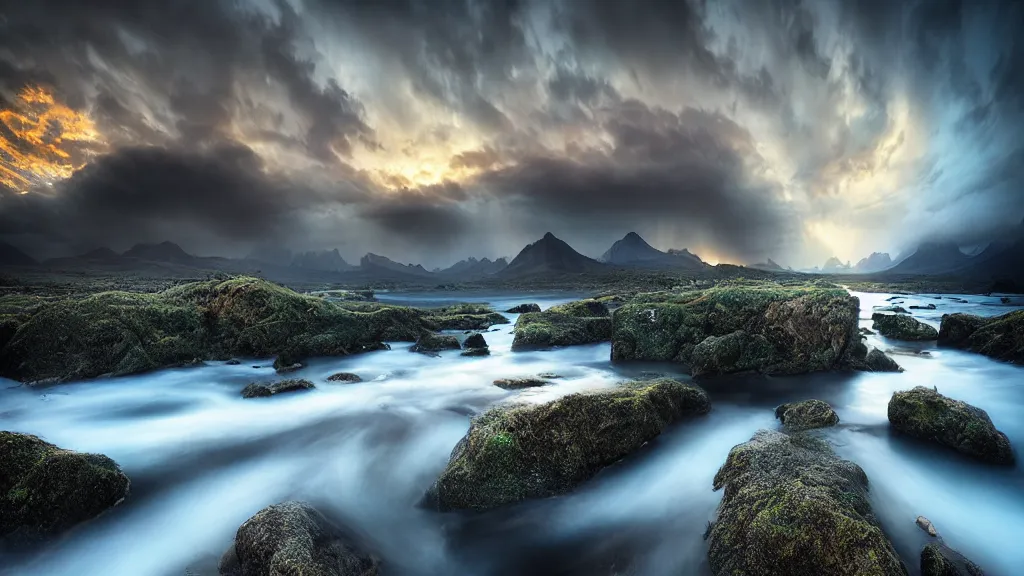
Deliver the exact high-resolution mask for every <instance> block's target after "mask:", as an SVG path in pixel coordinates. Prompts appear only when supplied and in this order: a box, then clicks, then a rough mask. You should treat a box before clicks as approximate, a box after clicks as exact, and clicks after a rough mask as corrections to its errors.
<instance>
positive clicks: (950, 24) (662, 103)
mask: <svg viewBox="0 0 1024 576" xmlns="http://www.w3.org/2000/svg"><path fill="white" fill-rule="evenodd" d="M0 15H2V16H3V17H2V18H0V108H4V109H9V108H11V107H12V106H14V99H15V98H16V92H17V90H18V89H19V88H20V87H21V86H23V85H25V84H27V83H28V84H42V85H46V86H49V87H51V88H52V89H53V91H54V94H55V96H56V97H57V98H58V100H59V101H60V102H62V103H64V104H66V105H68V106H70V107H71V108H73V109H75V110H79V111H82V112H83V113H87V114H88V115H89V116H90V117H91V118H92V119H93V120H94V121H95V123H96V127H97V129H98V131H99V132H100V134H102V136H103V140H104V143H105V145H106V148H105V150H104V151H103V153H104V154H106V156H99V157H94V158H90V160H89V165H88V166H87V167H86V168H85V169H83V170H82V171H81V172H79V173H78V174H76V175H75V176H74V177H72V178H71V179H69V180H67V181H64V182H59V183H54V185H53V186H52V188H51V187H48V186H43V187H42V188H41V189H40V190H37V191H35V192H32V193H31V194H29V195H27V196H16V195H12V194H5V195H4V197H3V198H2V204H0V220H2V221H3V222H4V223H5V224H8V225H9V226H10V227H7V226H5V228H4V233H5V236H7V237H16V238H20V239H21V240H22V243H23V244H24V243H30V244H37V243H38V244H43V243H44V238H45V239H46V240H47V241H48V242H49V243H50V244H55V245H56V244H64V245H68V246H71V245H76V246H77V245H81V244H88V243H96V242H105V241H109V242H111V243H121V244H123V243H125V242H130V241H133V240H142V239H156V238H154V237H155V236H158V235H164V234H167V235H168V236H167V237H169V238H170V239H172V240H179V241H181V240H182V238H177V237H174V236H173V235H174V233H175V230H180V231H182V233H183V234H188V236H189V237H190V238H193V239H195V238H197V237H198V236H197V235H196V233H195V231H196V230H202V231H203V232H204V233H203V235H202V237H204V238H206V240H204V248H205V249H206V251H207V252H211V251H216V249H217V243H218V242H225V243H240V242H246V241H248V240H249V239H253V240H256V239H262V238H264V237H265V236H266V235H271V236H273V237H274V238H279V239H280V241H281V242H287V243H289V244H291V245H292V246H294V247H299V248H321V247H332V246H335V245H339V244H341V245H342V248H343V252H344V253H345V255H346V257H347V258H353V257H357V256H358V254H359V253H362V252H365V251H370V250H378V251H379V250H382V248H380V246H382V245H383V246H385V247H386V249H387V250H391V251H392V254H391V255H392V256H395V257H397V258H399V259H404V260H411V259H414V258H415V259H423V260H425V262H424V263H425V264H427V265H436V264H445V263H446V262H445V261H444V260H445V259H449V258H451V259H457V258H460V257H465V256H470V255H473V256H478V257H480V256H491V257H494V256H501V255H510V254H514V253H515V252H516V251H517V250H518V249H519V248H520V247H521V246H522V244H523V243H524V242H526V241H529V240H532V239H535V238H534V235H536V234H539V233H543V232H544V231H546V230H548V229H551V230H553V231H554V232H556V233H559V232H560V231H562V234H561V235H562V236H565V237H566V239H567V240H569V241H570V242H571V243H573V244H574V245H577V246H578V247H580V248H581V249H583V250H585V251H587V252H589V253H591V254H600V253H601V252H603V250H604V248H605V247H606V245H607V244H608V243H610V242H611V241H613V240H614V239H615V238H614V236H616V235H621V233H624V232H626V231H628V230H631V229H636V230H638V231H640V232H641V233H643V234H645V235H646V236H649V237H651V238H652V240H653V241H655V243H656V244H659V246H661V247H663V248H667V247H669V246H675V247H683V246H689V247H702V248H703V249H705V250H706V251H708V252H712V253H714V254H715V255H716V256H717V257H721V258H727V259H730V260H740V261H749V260H760V259H763V258H765V257H772V258H773V259H775V260H777V261H782V262H784V263H787V264H794V265H812V264H819V265H820V263H821V261H823V259H824V258H825V257H827V256H831V255H834V254H835V255H838V256H840V258H841V259H843V260H847V259H854V260H855V259H859V258H860V257H861V256H863V255H864V254H867V253H870V252H872V251H886V250H887V251H890V252H895V251H897V250H899V249H901V248H905V247H908V246H912V245H913V244H915V243H917V242H919V241H921V240H926V239H940V238H941V239H951V240H954V241H959V242H962V243H964V244H974V243H979V242H984V241H987V240H988V239H990V238H991V237H993V236H994V235H997V234H999V233H1001V231H1002V230H1004V229H1005V228H1006V227H1007V226H1010V225H1016V224H1017V223H1018V222H1019V221H1020V218H1021V217H1022V216H1024V194H1021V187H1022V185H1024V170H1022V169H1021V166H1022V165H1024V163H1022V162H1021V158H1022V157H1024V141H1022V140H1021V139H1020V137H1019V135H1018V133H1017V132H1018V131H1017V130H1016V128H1015V127H1016V126H1018V125H1021V124H1024V80H1022V78H1024V38H1021V37H1020V34H1019V32H1018V31H1019V30H1020V29H1021V28H1022V27H1024V4H1021V3H1019V2H1015V1H1013V0H1006V1H996V0H993V1H991V2H967V1H946V0H916V1H909V2H876V1H873V0H863V1H854V2H850V1H840V0H765V1H763V2H750V1H746V0H718V1H711V0H706V1H705V0H678V1H669V0H601V1H597V0H595V1H593V2H580V1H573V0H506V1H499V2H489V1H488V2H484V1H481V0H440V1H436V2H435V1H428V0H379V1H376V2H362V1H358V0H302V1H300V2H289V1H285V0H243V1H234V0H209V1H200V0H185V1H182V2H173V3H167V2H160V1H157V0H140V1H138V2H130V3H125V2H120V1H116V0H97V1H93V2H88V3H85V2H76V1H72V0H37V1H35V2H15V1H14V0H9V1H3V0H0ZM2 130H3V127H2V126H0V133H2V135H3V136H4V138H5V139H7V140H13V139H15V135H12V133H11V132H10V130H8V131H7V132H2ZM143 167H144V168H145V169H146V170H149V171H150V173H149V174H146V173H144V172H145V170H141V169H140V168H143ZM161 174H167V176H166V178H165V179H163V180H160V179H159V178H157V177H156V176H157V175H161ZM186 188H187V189H186ZM116 203H119V204H120V205H121V206H123V209H122V210H121V212H120V213H121V222H120V225H119V226H116V227H113V226H111V222H112V218H114V214H115V213H116V212H117V210H116V209H115V208H112V207H110V206H112V205H113V204H116ZM77 210H81V211H82V214H83V215H84V216H83V217H82V218H80V219H77V220H76V218H75V217H74V216H71V214H72V212H73V211H77ZM167 222H175V223H179V224H181V225H180V226H179V227H178V228H175V226H171V225H167V224H166V223H167ZM114 230H116V232H115V231H114ZM261 235H262V236H261ZM30 237H31V240H28V239H29V238H30ZM136 237H137V238H136Z"/></svg>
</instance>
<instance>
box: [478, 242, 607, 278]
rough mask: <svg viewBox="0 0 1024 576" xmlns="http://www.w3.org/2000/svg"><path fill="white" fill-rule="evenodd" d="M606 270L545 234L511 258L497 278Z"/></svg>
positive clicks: (600, 264) (591, 259)
mask: <svg viewBox="0 0 1024 576" xmlns="http://www.w3.org/2000/svg"><path fill="white" fill-rule="evenodd" d="M605 270H607V267H606V266H605V265H604V264H602V263H600V262H598V261H597V260H594V259H593V258H588V257H586V256H584V255H583V254H580V253H579V252H577V251H576V250H574V249H573V247H572V246H569V245H568V244H567V243H565V241H563V240H560V239H558V238H556V237H555V235H554V234H552V233H551V232H548V233H547V234H545V235H544V237H543V238H541V239H540V240H537V241H536V242H534V243H532V244H528V245H527V246H526V247H525V248H523V249H522V250H521V251H520V252H519V254H518V255H517V256H516V257H515V258H513V259H512V262H510V263H509V265H508V267H506V268H505V269H504V270H502V271H501V272H499V273H498V274H497V275H498V276H500V277H503V278H510V277H516V276H531V275H535V274H545V273H580V272H602V271H605Z"/></svg>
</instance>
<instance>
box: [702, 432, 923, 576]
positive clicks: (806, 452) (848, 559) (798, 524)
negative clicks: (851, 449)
mask: <svg viewBox="0 0 1024 576" xmlns="http://www.w3.org/2000/svg"><path fill="white" fill-rule="evenodd" d="M723 488H724V489H725V494H724V496H723V497H722V503H721V504H720V505H719V508H718V519H717V520H716V521H715V523H714V525H713V526H712V527H711V530H710V533H709V535H708V540H709V543H710V545H709V549H708V559H709V561H710V565H711V572H712V573H713V574H714V575H715V576H768V575H784V574H785V575H790V574H792V575H812V574H813V575H818V574H828V575H830V576H832V575H835V576H861V575H864V574H873V575H879V576H906V574H907V570H906V567H905V566H904V565H903V563H902V562H901V561H900V558H899V555H898V554H897V553H896V551H895V550H894V549H893V547H892V544H891V543H890V542H889V540H888V538H886V536H885V533H884V532H883V531H882V528H881V527H880V526H879V525H878V522H877V520H876V519H875V516H874V514H873V513H872V510H871V504H870V502H869V501H868V478H867V475H866V474H864V470H862V469H861V468H860V466H857V465H856V464H854V463H853V462H850V461H847V460H842V459H840V458H839V457H837V456H836V455H835V453H834V452H833V451H832V448H831V447H830V446H829V445H828V443H827V442H825V441H824V440H821V439H818V438H814V437H812V436H808V435H806V434H796V435H788V434H784V433H782V432H773V431H769V430H761V431H759V432H757V433H756V434H754V436H753V438H751V439H750V440H749V441H748V442H745V443H743V444H740V445H738V446H736V447H734V448H733V449H732V450H730V451H729V456H728V459H727V460H726V462H725V464H724V465H723V466H722V468H721V469H719V471H718V473H717V474H716V475H715V480H714V489H715V490H721V489H723Z"/></svg>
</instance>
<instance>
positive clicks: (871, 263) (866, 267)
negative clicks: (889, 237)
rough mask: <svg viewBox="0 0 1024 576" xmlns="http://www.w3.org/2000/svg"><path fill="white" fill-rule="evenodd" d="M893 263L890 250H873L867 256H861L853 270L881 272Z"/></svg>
mask: <svg viewBox="0 0 1024 576" xmlns="http://www.w3.org/2000/svg"><path fill="white" fill-rule="evenodd" d="M892 265H893V262H892V258H890V257H889V253H888V252H872V253H871V255H870V256H868V257H867V258H861V259H860V261H859V262H857V264H856V265H855V266H854V267H853V271H854V272H857V273H861V274H867V273H870V272H881V271H882V270H885V269H886V268H889V267H890V266H892Z"/></svg>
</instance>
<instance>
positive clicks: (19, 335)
mask: <svg viewBox="0 0 1024 576" xmlns="http://www.w3.org/2000/svg"><path fill="white" fill-rule="evenodd" d="M13 322H14V323H15V324H16V325H13V329H14V331H13V332H12V333H11V334H10V335H9V337H5V339H6V340H7V341H6V343H3V342H0V344H3V346H2V348H0V376H3V377H7V378H11V379H14V380H19V381H22V382H34V381H39V380H57V381H67V380H75V379H82V378H93V377H97V376H102V375H124V374H134V373H139V372H145V371H147V370H155V369H157V368H165V367H169V366H180V365H186V364H191V363H194V362H196V361H197V360H227V359H229V358H232V357H255V358H266V357H270V356H275V355H276V356H278V364H279V365H281V366H289V365H292V364H295V363H296V362H300V361H302V360H303V359H304V358H307V357H312V356H343V355H347V354H354V353H357V352H363V351H367V350H379V349H381V348H383V347H384V345H383V344H382V342H387V341H405V342H413V341H415V340H416V338H417V337H419V335H420V334H421V333H422V332H424V331H425V330H442V329H448V328H460V329H481V328H484V327H487V326H491V325H492V324H499V323H507V322H508V319H506V318H505V317H504V316H502V315H501V314H498V313H497V312H493V311H490V310H488V309H486V307H481V306H479V305H458V306H450V307H446V308H441V309H435V310H418V309H414V308H405V307H401V306H386V305H382V304H379V303H374V302H348V303H346V302H333V301H329V300H326V299H323V298H317V297H313V296H305V295H302V294H298V293H296V292H293V291H292V290H289V289H288V288H284V287H282V286H278V285H276V284H272V283H270V282H267V281H265V280H261V279H257V278H246V277H239V278H232V279H229V280H209V281H203V282H193V283H190V284H182V285H180V286H176V287H174V288H171V289H169V290H165V291H163V292H159V293H156V294H140V293H133V292H104V293H100V294H94V295H91V296H88V297H84V298H78V297H71V298H65V299H61V300H55V301H52V302H47V303H44V304H43V305H41V306H39V307H38V309H36V310H34V311H33V312H32V313H31V314H30V315H25V316H24V318H22V317H21V316H19V317H18V318H17V319H15V320H13ZM463 327H464V328H463Z"/></svg>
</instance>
